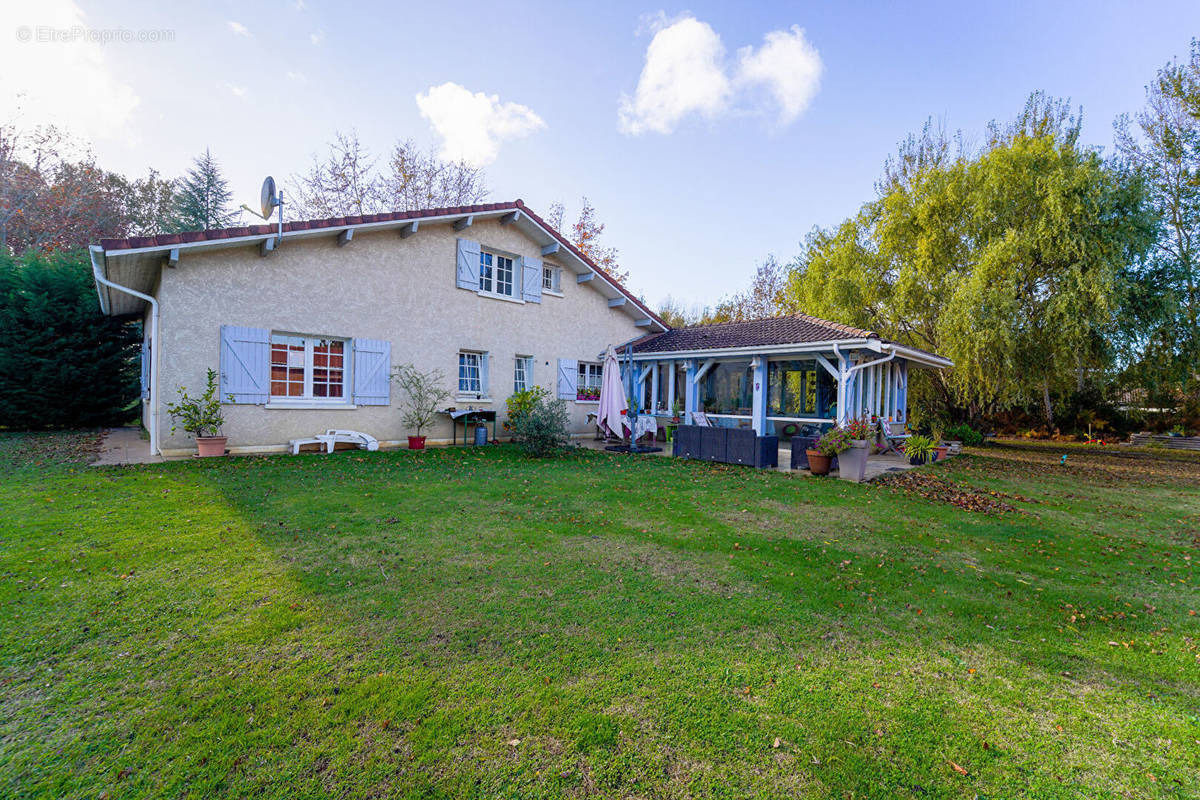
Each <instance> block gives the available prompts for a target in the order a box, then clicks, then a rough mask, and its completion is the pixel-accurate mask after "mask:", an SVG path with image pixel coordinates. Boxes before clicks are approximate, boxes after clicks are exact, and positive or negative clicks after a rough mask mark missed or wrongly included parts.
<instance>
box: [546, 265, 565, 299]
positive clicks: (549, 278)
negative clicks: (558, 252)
mask: <svg viewBox="0 0 1200 800" xmlns="http://www.w3.org/2000/svg"><path fill="white" fill-rule="evenodd" d="M561 275H562V270H560V269H559V268H558V267H556V266H554V265H553V264H543V265H542V291H546V292H562V279H561V277H560V276H561Z"/></svg>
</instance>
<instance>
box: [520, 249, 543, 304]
mask: <svg viewBox="0 0 1200 800" xmlns="http://www.w3.org/2000/svg"><path fill="white" fill-rule="evenodd" d="M521 299H522V300H524V301H525V302H526V303H540V302H542V260H541V259H540V258H530V257H528V256H522V258H521Z"/></svg>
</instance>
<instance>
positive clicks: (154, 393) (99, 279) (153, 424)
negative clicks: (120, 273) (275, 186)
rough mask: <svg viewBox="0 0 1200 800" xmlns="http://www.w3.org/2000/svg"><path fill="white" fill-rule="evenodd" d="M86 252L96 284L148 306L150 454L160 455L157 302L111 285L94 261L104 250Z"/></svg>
mask: <svg viewBox="0 0 1200 800" xmlns="http://www.w3.org/2000/svg"><path fill="white" fill-rule="evenodd" d="M88 250H89V251H90V252H91V256H92V274H93V275H95V276H96V283H99V284H101V285H102V286H107V287H108V288H110V289H116V290H117V291H118V292H124V293H125V294H128V295H132V296H133V297H136V298H138V299H139V300H145V301H146V302H147V303H149V304H150V398H149V403H150V425H149V428H150V454H151V455H161V451H160V450H159V449H158V349H159V342H158V301H157V300H155V299H154V298H153V297H151V296H150V295H148V294H143V293H142V292H139V291H137V290H136V289H130V288H129V287H128V286H121V285H120V284H118V283H113V282H112V281H110V280H109V279H108V278H106V277H104V274H103V272H102V271H101V269H100V264H99V263H98V262H97V261H96V257H97V256H100V257H103V256H104V250H103V249H102V248H100V247H97V246H95V245H93V246H91V247H90V248H88Z"/></svg>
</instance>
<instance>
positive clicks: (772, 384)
mask: <svg viewBox="0 0 1200 800" xmlns="http://www.w3.org/2000/svg"><path fill="white" fill-rule="evenodd" d="M620 355H621V356H622V359H621V360H622V365H623V369H627V370H630V371H631V374H629V375H628V376H627V377H628V380H629V383H627V384H626V385H627V386H632V392H631V400H633V401H635V402H636V404H637V406H638V411H639V413H643V414H652V415H653V416H655V417H656V418H657V419H658V421H659V425H660V427H663V426H664V425H668V424H670V423H671V422H672V421H673V420H674V419H675V418H677V417H678V418H679V419H680V420H681V421H682V422H683V423H693V422H695V421H697V416H696V415H697V414H703V415H704V417H705V418H706V419H707V421H708V422H709V423H710V424H712V425H716V426H723V427H734V428H752V429H753V430H754V432H755V433H756V434H758V435H759V436H778V437H780V440H781V443H782V442H783V440H785V439H787V438H789V437H790V436H793V435H797V434H801V433H803V434H814V435H815V434H819V433H821V432H823V431H824V430H826V429H828V428H829V427H831V426H833V425H844V424H845V423H846V422H848V421H849V420H851V419H855V418H857V419H866V420H871V419H877V420H880V421H884V422H894V423H907V421H908V384H909V377H910V374H911V372H912V370H914V369H943V368H945V367H948V366H951V362H950V361H949V360H948V359H946V358H943V357H941V356H938V355H935V354H933V353H928V352H925V351H923V350H919V349H916V348H912V347H907V346H904V345H901V344H898V343H896V342H892V341H888V340H886V339H882V338H880V337H878V336H877V335H876V334H874V333H873V332H871V331H865V330H860V329H856V328H850V327H848V326H844V325H839V324H837V323H832V322H827V321H825V320H819V319H817V318H815V317H808V316H806V315H795V316H791V317H779V318H774V319H766V320H754V321H750V322H733V323H724V324H719V325H709V326H697V327H692V328H678V329H673V330H671V331H667V332H666V333H662V334H657V335H653V336H647V337H643V338H642V339H639V340H636V341H634V342H630V343H627V344H626V345H624V346H623V347H622V351H621V352H620Z"/></svg>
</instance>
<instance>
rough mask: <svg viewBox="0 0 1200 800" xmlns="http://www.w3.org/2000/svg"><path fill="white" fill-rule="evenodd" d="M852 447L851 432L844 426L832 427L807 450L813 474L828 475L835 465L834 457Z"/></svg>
mask: <svg viewBox="0 0 1200 800" xmlns="http://www.w3.org/2000/svg"><path fill="white" fill-rule="evenodd" d="M849 449H850V434H849V432H848V431H846V429H844V428H838V427H836V426H835V427H832V428H830V429H829V430H827V431H826V432H825V433H824V435H823V436H821V438H820V439H817V441H816V442H815V443H814V444H813V449H811V450H805V453H806V454H807V455H808V470H809V472H811V473H812V474H813V475H828V474H829V468H830V467H831V466H832V465H833V457H834V456H836V455H837V454H838V453H844V452H845V451H846V450H849Z"/></svg>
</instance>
